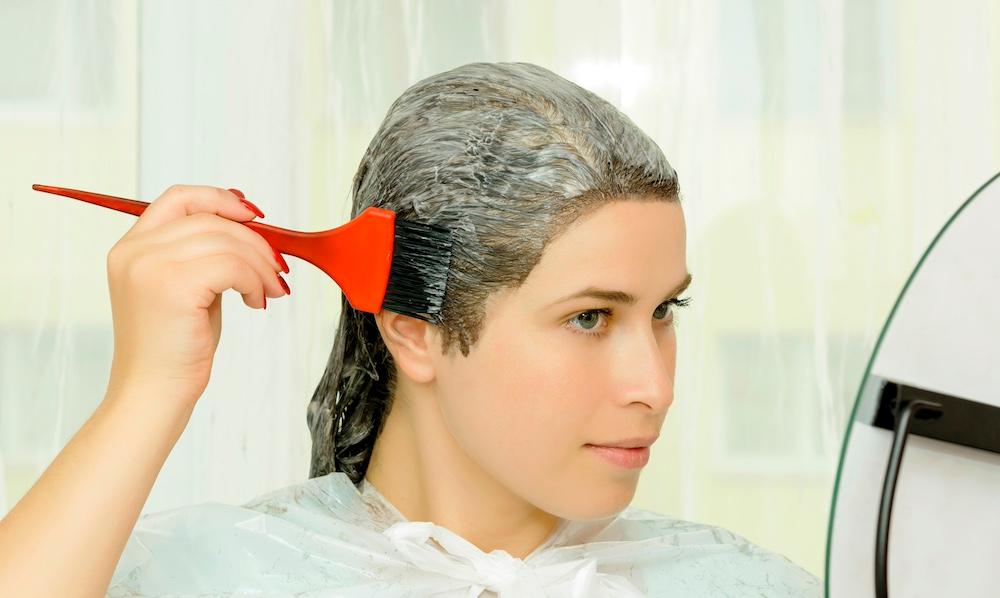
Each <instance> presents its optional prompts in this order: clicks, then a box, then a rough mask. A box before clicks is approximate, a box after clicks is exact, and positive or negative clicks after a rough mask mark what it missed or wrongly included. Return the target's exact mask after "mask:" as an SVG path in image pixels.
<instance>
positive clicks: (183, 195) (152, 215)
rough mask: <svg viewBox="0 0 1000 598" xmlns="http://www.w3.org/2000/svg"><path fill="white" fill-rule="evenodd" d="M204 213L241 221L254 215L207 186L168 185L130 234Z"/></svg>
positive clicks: (232, 197)
mask: <svg viewBox="0 0 1000 598" xmlns="http://www.w3.org/2000/svg"><path fill="white" fill-rule="evenodd" d="M200 212H205V213H208V214H216V215H218V216H222V217H223V218H227V219H229V220H235V221H237V222H244V221H248V220H253V219H254V218H255V217H256V216H257V215H256V214H255V213H254V212H253V210H251V209H250V208H249V207H248V206H247V205H246V204H244V203H243V202H241V201H240V198H239V197H238V196H237V195H236V194H235V193H233V192H231V191H228V190H226V189H222V188H220V187H210V186H207V185H171V186H170V187H168V188H167V190H166V191H164V192H163V194H162V195H160V196H159V197H158V198H156V199H155V200H154V201H152V202H151V203H150V204H149V206H148V207H147V208H146V209H145V210H144V211H143V213H142V214H141V215H140V216H139V220H138V221H136V223H135V224H134V225H133V226H132V228H131V229H129V232H136V233H140V232H146V231H149V230H151V229H153V228H155V227H157V226H161V225H163V224H165V223H167V222H170V221H172V220H177V219H178V218H181V217H183V216H190V215H191V214H197V213H200Z"/></svg>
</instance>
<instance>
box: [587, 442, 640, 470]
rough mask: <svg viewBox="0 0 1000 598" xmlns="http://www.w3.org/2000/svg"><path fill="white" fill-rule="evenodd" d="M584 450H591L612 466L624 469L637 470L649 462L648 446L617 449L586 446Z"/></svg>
mask: <svg viewBox="0 0 1000 598" xmlns="http://www.w3.org/2000/svg"><path fill="white" fill-rule="evenodd" d="M586 448H588V449H590V450H592V451H593V452H594V453H595V454H596V455H598V456H599V457H601V458H603V459H605V460H606V461H608V462H609V463H611V464H612V465H617V466H618V467H624V468H625V469H637V468H639V467H643V466H644V465H646V463H648V462H649V447H648V446H645V447H641V448H617V447H610V446H598V445H596V444H588V445H586Z"/></svg>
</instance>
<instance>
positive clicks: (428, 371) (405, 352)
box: [375, 309, 438, 383]
mask: <svg viewBox="0 0 1000 598" xmlns="http://www.w3.org/2000/svg"><path fill="white" fill-rule="evenodd" d="M375 325H376V326H378V330H379V332H380V333H381V334H382V340H383V341H384V342H385V346H386V347H387V348H388V349H389V353H390V354H391V355H392V359H393V361H394V362H395V364H396V367H397V368H398V369H399V371H400V372H401V373H402V374H404V375H405V376H406V377H407V378H410V379H411V380H413V381H414V382H419V383H427V382H430V381H432V380H433V379H434V372H435V356H436V355H437V354H438V352H437V348H436V347H437V345H436V342H437V329H436V328H435V326H433V325H432V324H430V323H429V322H425V321H423V320H420V319H417V318H411V317H410V316H404V315H402V314H397V313H395V312H392V311H389V310H387V309H383V310H382V311H380V312H379V313H377V314H375Z"/></svg>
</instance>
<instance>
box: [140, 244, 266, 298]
mask: <svg viewBox="0 0 1000 598" xmlns="http://www.w3.org/2000/svg"><path fill="white" fill-rule="evenodd" d="M146 251H155V252H156V253H157V254H159V255H162V256H163V259H165V260H169V261H174V262H182V261H191V260H197V259H201V258H204V257H208V256H211V255H220V254H229V255H233V256H235V257H238V258H239V259H241V260H243V261H244V262H246V263H247V265H249V266H250V267H251V268H253V270H254V271H255V272H256V273H257V277H258V278H259V279H260V282H261V284H262V285H263V286H264V288H265V291H266V293H267V296H268V297H283V296H284V295H285V289H284V287H282V285H281V283H280V282H279V281H278V274H277V273H276V272H275V270H274V268H273V266H272V265H271V264H270V263H269V261H268V260H267V259H265V258H264V257H263V256H262V255H260V253H259V252H258V251H256V250H255V249H254V248H253V247H250V246H249V245H247V244H246V243H244V242H243V241H241V240H239V239H237V238H236V237H233V236H232V235H230V234H228V233H227V232H225V231H221V230H209V231H202V232H198V233H196V234H194V235H192V236H190V237H187V238H183V239H178V240H175V241H172V242H169V243H163V244H161V243H156V244H150V245H148V246H147V249H146Z"/></svg>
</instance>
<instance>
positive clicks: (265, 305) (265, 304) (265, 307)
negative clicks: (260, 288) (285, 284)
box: [264, 295, 267, 309]
mask: <svg viewBox="0 0 1000 598" xmlns="http://www.w3.org/2000/svg"><path fill="white" fill-rule="evenodd" d="M264 309H267V295H264Z"/></svg>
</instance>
